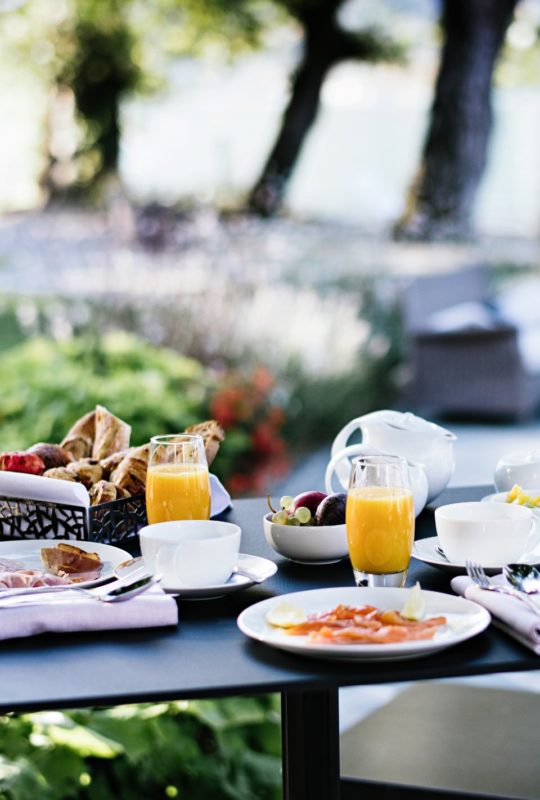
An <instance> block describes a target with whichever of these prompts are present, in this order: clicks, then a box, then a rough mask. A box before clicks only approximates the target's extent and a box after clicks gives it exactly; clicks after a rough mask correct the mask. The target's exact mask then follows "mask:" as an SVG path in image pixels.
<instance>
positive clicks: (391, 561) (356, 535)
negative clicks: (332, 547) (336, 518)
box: [346, 455, 414, 586]
mask: <svg viewBox="0 0 540 800" xmlns="http://www.w3.org/2000/svg"><path fill="white" fill-rule="evenodd" d="M346 523H347V541H348V545H349V555H350V558H351V562H352V567H353V572H354V579H355V581H356V585H357V586H403V585H404V584H405V579H406V577H407V569H408V567H409V561H410V558H411V552H412V546H413V540H414V504H413V495H412V491H411V487H410V485H409V474H408V468H407V462H406V461H405V460H404V459H402V458H399V457H398V456H387V455H377V456H361V457H359V458H355V459H354V461H353V469H352V472H351V478H350V482H349V492H348V494H347V510H346Z"/></svg>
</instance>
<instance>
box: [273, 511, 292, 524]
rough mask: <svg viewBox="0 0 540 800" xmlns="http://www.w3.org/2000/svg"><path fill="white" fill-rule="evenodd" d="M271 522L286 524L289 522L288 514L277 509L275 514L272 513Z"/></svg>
mask: <svg viewBox="0 0 540 800" xmlns="http://www.w3.org/2000/svg"><path fill="white" fill-rule="evenodd" d="M272 522H275V523H277V524H278V525H287V523H288V522H289V515H288V514H287V512H286V511H278V512H277V514H274V515H273V517H272Z"/></svg>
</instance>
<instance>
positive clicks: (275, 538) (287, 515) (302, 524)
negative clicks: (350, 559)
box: [264, 492, 348, 564]
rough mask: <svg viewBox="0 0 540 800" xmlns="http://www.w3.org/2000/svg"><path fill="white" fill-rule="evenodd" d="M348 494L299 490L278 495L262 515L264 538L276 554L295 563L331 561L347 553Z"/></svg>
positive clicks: (327, 562)
mask: <svg viewBox="0 0 540 800" xmlns="http://www.w3.org/2000/svg"><path fill="white" fill-rule="evenodd" d="M346 501H347V495H346V494H344V493H343V492H340V493H337V494H328V495H326V494H323V492H302V494H299V495H297V496H296V497H289V496H285V497H282V498H281V501H280V508H279V509H275V508H273V507H272V503H271V501H270V498H268V505H269V508H270V512H269V513H268V514H266V516H265V517H264V535H265V537H266V541H267V542H268V544H269V545H270V547H271V548H273V549H274V550H275V551H276V553H279V554H280V555H282V556H285V558H288V559H290V560H291V561H296V562H297V563H298V564H333V563H334V562H335V561H341V559H342V558H345V556H346V555H347V554H348V548H347V533H346V530H345V505H346Z"/></svg>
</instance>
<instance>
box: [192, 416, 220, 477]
mask: <svg viewBox="0 0 540 800" xmlns="http://www.w3.org/2000/svg"><path fill="white" fill-rule="evenodd" d="M186 433H196V434H198V435H199V436H202V439H203V442H204V451H205V453H206V461H207V462H208V466H210V464H211V463H212V461H213V460H214V458H215V457H216V455H217V452H218V450H219V445H220V444H221V442H222V441H223V440H224V439H225V431H224V430H223V428H222V427H221V425H220V424H219V422H216V420H215V419H211V420H208V421H207V422H201V423H199V424H198V425H191V426H190V427H189V428H186Z"/></svg>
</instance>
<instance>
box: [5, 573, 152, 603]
mask: <svg viewBox="0 0 540 800" xmlns="http://www.w3.org/2000/svg"><path fill="white" fill-rule="evenodd" d="M144 572H145V567H144V564H141V565H140V566H139V567H137V569H135V570H133V572H130V574H129V575H126V577H125V578H118V579H117V580H115V581H113V582H111V583H108V584H105V585H104V584H101V585H100V586H96V587H93V588H96V589H97V588H100V587H101V588H103V587H104V586H105V588H106V589H107V590H110V589H115V588H117V587H120V586H124V585H125V584H126V582H128V583H129V585H131V584H132V583H133V582H134V579H135V578H136V577H143V574H144ZM84 588H85V587H82V586H77V584H76V583H62V584H60V585H54V586H25V587H20V588H16V589H0V601H1V600H7V599H8V598H9V597H23V596H24V595H26V594H31V595H37V594H57V593H61V592H72V591H73V590H74V589H84Z"/></svg>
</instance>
